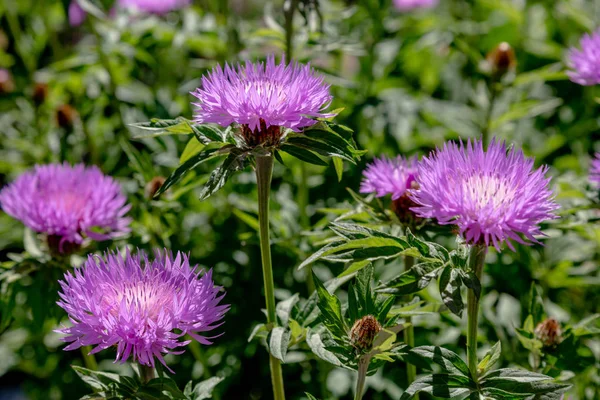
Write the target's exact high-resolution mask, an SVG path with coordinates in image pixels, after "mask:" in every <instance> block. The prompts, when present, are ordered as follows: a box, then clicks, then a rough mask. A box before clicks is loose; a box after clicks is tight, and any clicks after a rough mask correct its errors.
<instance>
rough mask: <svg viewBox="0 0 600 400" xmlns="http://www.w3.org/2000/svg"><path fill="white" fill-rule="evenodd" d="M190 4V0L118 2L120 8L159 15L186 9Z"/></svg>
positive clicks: (132, 0)
mask: <svg viewBox="0 0 600 400" xmlns="http://www.w3.org/2000/svg"><path fill="white" fill-rule="evenodd" d="M191 3H192V0H119V6H121V7H122V8H129V9H135V10H138V11H143V12H146V13H150V14H159V15H161V14H166V13H168V12H170V11H174V10H178V9H180V8H184V7H187V6H189V5H190V4H191Z"/></svg>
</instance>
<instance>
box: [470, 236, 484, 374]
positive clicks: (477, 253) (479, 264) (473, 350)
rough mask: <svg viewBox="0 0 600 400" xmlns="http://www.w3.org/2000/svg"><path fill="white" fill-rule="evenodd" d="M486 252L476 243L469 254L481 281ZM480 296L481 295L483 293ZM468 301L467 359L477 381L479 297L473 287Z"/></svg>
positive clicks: (472, 268) (473, 269)
mask: <svg viewBox="0 0 600 400" xmlns="http://www.w3.org/2000/svg"><path fill="white" fill-rule="evenodd" d="M486 254H487V247H486V246H484V245H477V244H476V245H473V247H472V248H471V254H470V255H469V267H470V268H471V270H472V271H473V272H475V275H476V276H477V279H479V281H481V276H482V275H483V264H484V263H485V255H486ZM479 296H481V293H480V295H479ZM467 303H468V305H467V359H468V361H469V369H470V370H471V374H472V375H473V379H475V381H477V378H478V376H477V319H478V317H479V297H477V296H475V292H474V291H473V290H472V289H469V290H468V296H467Z"/></svg>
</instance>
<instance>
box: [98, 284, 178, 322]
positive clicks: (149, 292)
mask: <svg viewBox="0 0 600 400" xmlns="http://www.w3.org/2000/svg"><path fill="white" fill-rule="evenodd" d="M168 289H169V286H166V287H165V285H157V284H156V282H154V281H136V282H123V284H122V285H120V286H119V287H116V288H111V291H112V293H111V294H109V295H108V296H106V297H105V302H106V305H107V307H108V308H109V309H110V313H111V314H112V315H113V316H118V315H119V312H120V308H121V307H122V306H124V307H125V308H126V309H128V310H131V309H134V310H135V311H136V314H138V315H143V316H146V317H147V318H149V319H152V320H155V319H156V318H157V317H158V314H159V313H160V311H161V310H162V309H163V308H164V307H165V306H167V305H168V303H169V301H170V299H171V297H172V296H169V294H172V293H171V291H170V290H168Z"/></svg>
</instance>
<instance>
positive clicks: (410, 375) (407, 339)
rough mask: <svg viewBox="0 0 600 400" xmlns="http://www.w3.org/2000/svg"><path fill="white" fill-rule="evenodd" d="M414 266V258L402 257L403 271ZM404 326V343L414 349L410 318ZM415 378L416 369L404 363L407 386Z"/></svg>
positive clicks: (417, 397) (416, 396)
mask: <svg viewBox="0 0 600 400" xmlns="http://www.w3.org/2000/svg"><path fill="white" fill-rule="evenodd" d="M414 264H415V258H414V257H412V256H405V257H404V270H405V271H408V270H409V269H411V268H412V266H413V265H414ZM406 324H407V325H408V326H407V328H406V329H404V343H406V344H407V345H409V346H410V347H415V327H414V326H413V324H412V318H411V317H406ZM416 378H417V367H416V366H415V365H413V364H409V363H406V380H407V382H408V385H407V386H410V385H411V384H412V383H413V382H414V381H415V379H416ZM413 399H415V400H419V394H418V393H417V394H415V395H414V396H413Z"/></svg>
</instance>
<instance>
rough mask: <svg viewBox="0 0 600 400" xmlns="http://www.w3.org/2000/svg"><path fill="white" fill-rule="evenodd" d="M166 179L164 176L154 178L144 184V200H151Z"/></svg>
mask: <svg viewBox="0 0 600 400" xmlns="http://www.w3.org/2000/svg"><path fill="white" fill-rule="evenodd" d="M165 181H166V179H165V177H164V176H155V177H154V178H152V180H151V181H150V182H148V183H147V184H146V189H145V192H146V198H147V199H149V200H152V199H153V198H154V195H155V194H156V192H158V189H160V187H161V186H162V185H163V184H164V183H165Z"/></svg>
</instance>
